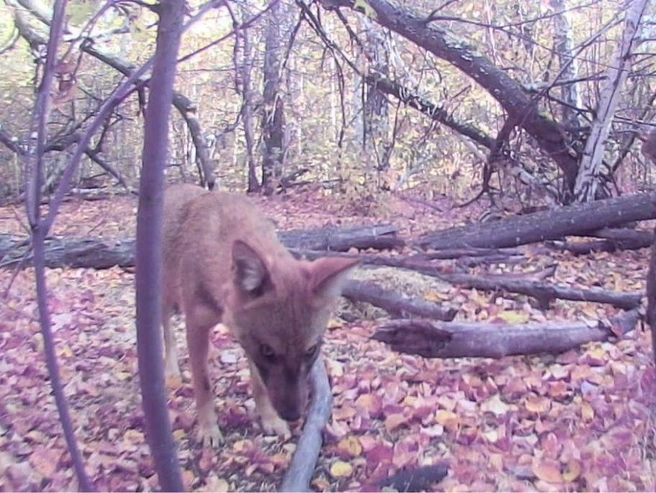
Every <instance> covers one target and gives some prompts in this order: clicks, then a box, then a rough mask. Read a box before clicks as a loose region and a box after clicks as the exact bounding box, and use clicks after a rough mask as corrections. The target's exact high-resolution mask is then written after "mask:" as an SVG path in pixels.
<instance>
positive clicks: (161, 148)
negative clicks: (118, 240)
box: [135, 0, 207, 491]
mask: <svg viewBox="0 0 656 493" xmlns="http://www.w3.org/2000/svg"><path fill="white" fill-rule="evenodd" d="M184 11H185V6H184V4H183V3H181V2H179V1H178V0H166V1H164V0H162V1H161V2H160V3H159V9H158V12H159V25H158V28H157V44H156V48H155V56H154V64H153V72H152V79H151V81H150V92H149V96H148V105H147V107H146V118H145V129H144V147H143V157H142V159H143V164H142V170H141V180H140V183H139V209H138V212H137V234H136V248H135V250H136V263H137V264H139V269H138V270H137V273H136V276H135V288H136V289H135V290H136V312H137V313H136V325H137V357H138V364H139V383H140V386H141V397H142V406H143V412H144V421H145V432H146V438H147V441H148V445H149V447H150V452H151V454H152V455H153V462H154V463H155V470H156V471H157V477H158V480H159V484H160V487H161V489H162V491H182V489H183V488H184V486H183V483H182V473H181V470H180V463H179V460H178V450H177V446H176V444H175V441H174V439H173V432H172V429H171V421H170V419H169V408H168V400H167V399H168V396H167V391H166V386H165V385H164V361H163V359H162V354H163V353H164V351H163V348H162V332H161V330H162V329H161V324H162V317H161V314H162V300H161V291H160V290H161V286H162V246H161V244H162V212H163V207H164V168H165V165H166V161H167V158H168V144H169V138H168V133H169V117H170V114H171V105H170V101H171V99H172V98H173V82H174V80H175V73H176V62H177V54H178V49H179V47H180V40H181V38H182V23H183V19H184ZM204 150H205V151H207V149H204Z"/></svg>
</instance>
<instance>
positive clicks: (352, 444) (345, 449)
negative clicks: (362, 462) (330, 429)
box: [337, 435, 362, 457]
mask: <svg viewBox="0 0 656 493" xmlns="http://www.w3.org/2000/svg"><path fill="white" fill-rule="evenodd" d="M337 450H338V451H339V452H341V453H342V454H343V455H345V456H347V457H358V456H359V455H361V454H362V445H361V444H360V441H359V440H358V439H357V438H356V437H355V436H353V435H351V436H349V437H347V438H344V439H343V440H340V442H339V443H338V444H337Z"/></svg>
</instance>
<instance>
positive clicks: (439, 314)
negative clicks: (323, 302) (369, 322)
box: [342, 280, 458, 321]
mask: <svg viewBox="0 0 656 493" xmlns="http://www.w3.org/2000/svg"><path fill="white" fill-rule="evenodd" d="M342 296H344V297H345V298H346V299H348V300H349V301H353V302H355V301H360V302H365V303H370V304H372V305H374V306H377V307H379V308H382V309H383V310H385V311H386V312H387V313H389V314H390V315H391V316H392V317H397V318H402V317H409V316H412V315H415V316H419V317H427V318H432V319H436V320H445V321H450V320H453V319H454V318H455V316H456V313H458V310H456V309H454V308H448V309H447V308H443V307H441V306H440V305H438V304H437V303H431V302H430V301H424V300H413V299H410V298H408V297H406V296H403V295H400V294H399V293H397V292H395V291H392V290H389V289H384V288H382V287H380V286H379V285H377V284H375V283H373V282H362V281H354V280H351V281H349V282H348V283H347V284H346V286H345V287H344V289H343V291H342Z"/></svg>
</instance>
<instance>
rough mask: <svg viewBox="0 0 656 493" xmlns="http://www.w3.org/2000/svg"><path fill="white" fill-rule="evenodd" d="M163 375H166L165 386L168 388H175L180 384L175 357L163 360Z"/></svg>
mask: <svg viewBox="0 0 656 493" xmlns="http://www.w3.org/2000/svg"><path fill="white" fill-rule="evenodd" d="M164 375H165V377H166V386H167V387H168V388H170V389H175V388H178V387H180V386H181V385H182V375H181V374H180V367H179V366H178V362H177V361H176V360H175V359H172V360H171V359H166V360H165V361H164Z"/></svg>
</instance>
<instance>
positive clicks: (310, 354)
mask: <svg viewBox="0 0 656 493" xmlns="http://www.w3.org/2000/svg"><path fill="white" fill-rule="evenodd" d="M318 352H319V344H315V345H314V346H312V347H311V348H310V349H308V350H307V351H305V358H306V359H308V360H311V359H314V358H315V357H316V355H317V353H318Z"/></svg>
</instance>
